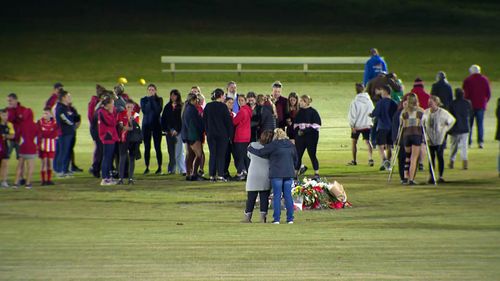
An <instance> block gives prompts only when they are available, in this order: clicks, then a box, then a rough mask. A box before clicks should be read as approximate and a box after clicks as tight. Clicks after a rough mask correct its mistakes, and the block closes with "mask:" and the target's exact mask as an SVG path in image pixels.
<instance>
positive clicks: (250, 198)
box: [242, 131, 274, 223]
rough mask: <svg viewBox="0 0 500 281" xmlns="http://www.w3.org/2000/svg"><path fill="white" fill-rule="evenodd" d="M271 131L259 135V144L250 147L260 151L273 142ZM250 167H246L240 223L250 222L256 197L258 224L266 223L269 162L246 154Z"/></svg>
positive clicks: (269, 186) (255, 143)
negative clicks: (244, 191)
mask: <svg viewBox="0 0 500 281" xmlns="http://www.w3.org/2000/svg"><path fill="white" fill-rule="evenodd" d="M273 136H274V133H273V131H265V132H263V133H262V134H261V136H260V140H259V142H252V143H250V146H252V147H253V148H255V149H262V148H263V147H264V145H266V144H268V143H270V142H271V141H272V140H273ZM248 157H250V159H251V161H250V166H249V167H248V177H247V182H246V185H245V190H246V192H247V203H246V208H245V214H244V215H245V216H244V218H243V220H242V222H245V223H249V222H252V214H253V209H254V207H255V201H256V199H257V196H259V197H260V222H262V223H266V221H267V211H268V209H269V195H270V193H271V182H270V181H269V160H268V159H265V158H261V157H259V156H256V155H254V154H251V153H248Z"/></svg>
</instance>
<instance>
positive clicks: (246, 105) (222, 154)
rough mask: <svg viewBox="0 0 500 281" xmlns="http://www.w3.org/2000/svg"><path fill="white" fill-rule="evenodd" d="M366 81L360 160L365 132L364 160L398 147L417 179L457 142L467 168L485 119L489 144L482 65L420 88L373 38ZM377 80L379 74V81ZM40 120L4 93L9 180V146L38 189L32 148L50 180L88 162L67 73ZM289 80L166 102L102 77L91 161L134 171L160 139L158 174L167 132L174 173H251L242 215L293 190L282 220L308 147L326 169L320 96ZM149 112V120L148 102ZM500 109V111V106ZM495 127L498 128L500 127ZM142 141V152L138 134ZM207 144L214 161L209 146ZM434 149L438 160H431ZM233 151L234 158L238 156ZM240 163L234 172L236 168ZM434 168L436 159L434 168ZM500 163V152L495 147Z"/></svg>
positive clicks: (92, 111) (129, 176)
mask: <svg viewBox="0 0 500 281" xmlns="http://www.w3.org/2000/svg"><path fill="white" fill-rule="evenodd" d="M370 53H371V58H370V60H369V61H367V63H366V67H365V76H364V78H363V83H356V84H355V91H356V96H355V98H354V100H353V101H352V103H351V105H350V108H349V113H348V120H349V126H350V128H351V139H352V160H351V161H350V162H349V163H348V165H351V166H356V165H358V159H357V151H358V149H357V142H358V139H359V137H360V136H362V137H363V141H364V142H365V144H366V147H367V150H368V165H369V166H374V165H375V161H374V159H373V149H375V148H376V149H377V150H378V152H379V154H380V170H390V169H392V165H393V163H394V162H395V160H393V159H392V158H393V149H394V147H396V149H395V154H397V160H398V167H399V169H398V170H399V174H400V179H401V183H403V184H408V185H414V184H415V175H416V172H417V171H418V170H424V165H423V163H424V158H425V157H426V156H425V154H426V153H427V155H428V158H429V160H430V161H429V163H430V164H431V165H430V167H429V171H430V176H429V180H428V182H429V183H436V182H440V183H443V182H445V180H444V178H443V174H444V166H445V163H444V162H445V160H444V150H445V148H446V146H447V140H448V139H449V140H450V141H449V143H450V146H451V149H450V150H451V153H450V156H449V164H448V167H449V168H450V169H453V168H454V167H455V160H456V157H457V153H458V152H460V156H461V159H462V168H463V169H467V168H468V155H467V150H468V147H469V146H470V145H471V144H472V126H473V124H474V121H475V123H476V125H477V141H478V145H479V148H483V147H484V138H483V137H484V127H483V122H484V112H485V110H486V105H487V103H488V101H489V99H490V97H491V90H490V85H489V81H488V79H487V77H486V76H484V75H483V74H481V69H480V67H479V66H477V65H472V66H471V67H470V69H469V72H470V75H469V76H468V77H467V78H466V79H465V80H464V82H463V86H462V88H456V89H455V92H454V97H453V90H452V87H451V85H450V84H449V82H448V81H447V78H446V74H445V73H444V72H442V71H440V72H438V73H437V76H436V82H435V83H434V84H433V85H432V90H431V92H430V93H427V92H426V91H425V88H424V81H423V80H422V79H420V78H417V79H415V81H414V83H413V88H412V89H411V90H410V91H409V92H408V93H406V94H405V93H404V85H403V82H402V81H401V80H400V79H397V76H396V75H395V74H392V73H390V74H388V73H387V64H386V63H385V61H384V59H383V58H382V57H380V55H379V54H378V51H377V50H376V49H372V50H370ZM374 81H377V82H376V83H375V82H374ZM53 89H54V91H53V93H52V94H51V96H50V97H49V99H48V100H47V102H46V103H45V105H44V108H43V114H42V116H41V118H40V119H39V120H38V121H37V122H35V121H34V115H33V111H32V109H30V108H26V107H24V106H23V105H21V103H20V101H19V100H18V96H17V95H16V94H14V93H11V94H9V95H8V97H7V101H8V106H7V108H6V109H3V110H0V131H1V135H0V156H1V157H2V158H1V159H2V161H1V168H0V176H1V186H2V187H9V183H8V181H7V176H8V175H7V174H8V173H7V170H8V165H9V159H10V156H11V154H12V152H13V151H15V152H16V158H17V159H18V160H19V161H18V163H17V169H16V174H15V180H14V182H13V187H14V188H18V187H19V186H23V185H24V186H25V187H26V188H27V189H31V188H32V185H33V181H32V175H33V172H34V171H33V169H34V161H35V158H37V157H38V158H40V159H41V163H42V165H41V171H40V175H41V182H42V185H53V184H54V182H53V180H52V178H53V171H54V173H55V176H56V177H57V178H66V177H71V176H72V174H73V173H74V172H81V171H82V170H81V169H80V168H78V166H77V165H76V164H75V153H74V147H75V143H76V131H77V129H78V128H79V126H80V124H81V116H80V114H78V112H77V111H76V109H75V108H74V107H73V104H72V98H71V94H70V93H69V92H68V91H66V90H65V89H64V86H63V85H62V84H61V83H56V84H55V85H54V87H53ZM282 91H283V85H282V83H281V82H280V81H275V82H274V83H273V84H272V85H271V89H270V92H271V94H269V95H263V94H256V93H255V92H252V91H250V92H248V93H246V94H240V93H238V87H237V84H236V82H234V81H231V82H229V83H228V84H227V86H226V88H225V90H224V89H222V88H217V89H215V90H213V91H212V92H211V94H210V99H211V102H207V101H206V100H205V96H204V95H203V94H202V91H201V89H200V87H198V86H193V87H192V88H191V89H190V91H189V93H187V95H186V96H185V99H184V101H183V95H182V93H181V92H180V91H179V90H177V89H172V90H171V91H170V93H169V98H168V102H167V103H166V104H164V99H163V98H162V97H161V96H160V95H159V93H158V88H157V87H156V85H154V84H149V85H147V95H146V96H144V97H142V98H141V99H140V101H139V103H137V102H135V101H134V100H132V99H131V98H130V96H129V95H128V94H127V93H126V92H125V85H124V84H118V85H116V86H115V87H114V88H113V90H107V89H106V88H104V87H102V86H101V85H96V93H95V95H93V96H92V97H91V99H90V101H89V103H88V110H87V118H88V122H89V125H90V135H91V137H92V140H93V142H94V152H93V160H92V165H91V167H90V169H89V171H90V173H91V174H92V175H93V176H94V177H96V178H101V185H103V186H109V185H117V184H118V185H121V184H134V183H135V177H134V174H135V161H136V160H139V159H141V158H143V159H144V163H145V166H146V169H145V170H144V172H143V174H149V173H151V171H150V168H151V161H150V160H151V142H153V146H154V149H155V151H156V164H157V166H156V170H155V172H154V173H155V174H163V173H164V170H163V165H162V164H163V155H162V139H163V136H165V139H166V146H167V151H168V156H169V157H168V165H167V169H166V170H165V172H166V173H168V174H176V173H178V174H182V175H183V176H184V177H185V179H186V180H187V181H204V180H209V181H211V182H227V181H246V191H247V203H246V209H245V216H244V220H243V221H244V222H251V219H252V213H253V209H254V206H255V202H256V199H257V197H258V196H260V202H261V203H260V212H261V216H260V218H261V221H262V222H266V220H267V219H266V215H267V211H268V204H267V202H268V200H269V197H270V195H271V191H272V194H273V199H272V201H273V204H274V206H281V199H282V198H284V200H285V207H286V210H287V214H286V221H287V223H293V219H294V217H293V200H292V197H291V190H292V186H293V181H294V179H296V178H297V177H298V176H300V175H302V174H304V173H305V172H306V170H307V167H306V166H305V165H303V164H302V158H303V156H304V153H305V151H307V153H308V155H309V157H310V160H311V163H312V168H313V171H314V176H313V178H315V179H319V178H320V175H319V161H318V158H317V156H316V152H317V146H318V141H319V130H320V128H321V117H320V115H319V113H318V111H317V110H316V109H314V108H313V107H311V104H312V98H311V97H310V96H308V95H299V94H297V93H295V92H290V93H289V95H288V97H285V96H283V94H282ZM141 112H142V122H141V120H140V113H141ZM497 117H499V118H500V112H499V109H497ZM497 139H499V140H500V137H499V133H498V132H497ZM141 144H144V150H143V151H144V155H142V153H141V149H140V146H141ZM207 146H208V151H209V152H210V157H209V159H208V173H206V172H205V166H206V157H205V150H206V148H207ZM436 158H437V166H435V165H434V164H435V160H436ZM231 159H232V160H233V161H231ZM231 162H232V163H233V165H234V167H235V170H236V173H235V174H234V175H231V174H230V172H229V167H230V165H231ZM434 167H435V168H436V169H433V168H434ZM499 169H500V156H499ZM280 212H281V208H274V215H273V222H274V223H279V222H280Z"/></svg>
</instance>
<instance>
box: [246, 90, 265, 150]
mask: <svg viewBox="0 0 500 281" xmlns="http://www.w3.org/2000/svg"><path fill="white" fill-rule="evenodd" d="M247 104H248V106H250V108H251V109H252V119H251V123H250V128H251V135H250V141H251V142H255V141H257V140H258V139H259V124H260V116H261V111H262V106H261V105H260V104H258V103H257V95H255V93H254V92H248V94H247Z"/></svg>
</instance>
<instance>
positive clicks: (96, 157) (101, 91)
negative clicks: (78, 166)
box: [87, 84, 113, 178]
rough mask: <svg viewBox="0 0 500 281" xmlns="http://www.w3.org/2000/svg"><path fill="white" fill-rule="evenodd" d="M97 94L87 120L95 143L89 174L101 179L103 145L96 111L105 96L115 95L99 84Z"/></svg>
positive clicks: (90, 104) (93, 98)
mask: <svg viewBox="0 0 500 281" xmlns="http://www.w3.org/2000/svg"><path fill="white" fill-rule="evenodd" d="M95 92H96V94H95V95H93V96H92V97H91V98H90V101H89V103H88V107H87V119H88V120H89V129H90V136H91V137H92V140H93V141H94V152H93V157H92V166H91V167H90V169H89V173H91V174H92V175H93V176H94V177H95V178H100V177H101V176H100V173H101V162H102V143H101V140H100V139H99V130H98V126H97V115H96V111H97V109H99V108H100V102H101V100H102V97H104V96H105V95H113V93H112V92H110V91H106V89H105V88H104V87H103V86H101V85H99V84H97V85H96V86H95Z"/></svg>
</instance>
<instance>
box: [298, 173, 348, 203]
mask: <svg viewBox="0 0 500 281" xmlns="http://www.w3.org/2000/svg"><path fill="white" fill-rule="evenodd" d="M292 196H293V199H294V205H295V208H296V209H298V210H312V209H341V208H345V207H352V205H351V203H350V202H349V201H347V194H346V193H345V190H344V187H343V186H342V185H341V184H340V183H338V182H337V181H335V182H334V183H329V182H327V181H326V180H319V181H316V180H313V179H309V178H304V179H303V180H302V182H297V183H296V184H295V186H294V187H293V188H292Z"/></svg>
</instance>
